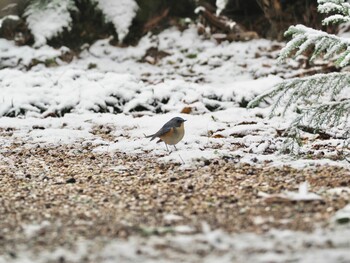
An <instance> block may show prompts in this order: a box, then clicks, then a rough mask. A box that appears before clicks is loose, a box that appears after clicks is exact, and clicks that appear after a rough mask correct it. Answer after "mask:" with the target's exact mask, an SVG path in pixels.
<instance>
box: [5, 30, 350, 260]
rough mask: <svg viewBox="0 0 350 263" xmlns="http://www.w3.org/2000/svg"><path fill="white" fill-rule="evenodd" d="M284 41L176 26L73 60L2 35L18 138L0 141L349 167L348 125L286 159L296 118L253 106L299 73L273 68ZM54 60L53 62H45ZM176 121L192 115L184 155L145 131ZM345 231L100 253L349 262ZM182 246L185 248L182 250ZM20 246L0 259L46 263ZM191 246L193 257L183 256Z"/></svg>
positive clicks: (101, 254) (8, 103) (10, 116)
mask: <svg viewBox="0 0 350 263" xmlns="http://www.w3.org/2000/svg"><path fill="white" fill-rule="evenodd" d="M280 45H281V44H280V43H274V42H270V41H267V40H253V41H250V42H246V43H227V42H223V43H221V44H217V43H215V41H213V40H204V39H201V37H199V36H198V35H197V33H196V29H195V28H193V27H190V28H189V29H187V30H185V31H184V32H180V31H178V30H177V29H175V28H171V29H168V30H166V31H164V32H163V33H161V34H160V35H158V36H150V35H148V36H145V37H144V38H143V39H142V40H141V41H140V43H139V45H138V46H136V47H127V48H118V47H114V46H111V45H109V43H108V40H100V41H98V42H96V43H95V44H93V45H92V46H89V47H88V46H87V47H86V49H85V51H83V52H82V53H81V54H80V55H79V58H75V59H74V60H73V61H72V62H71V63H66V62H64V61H62V60H61V56H62V55H63V54H65V53H66V52H67V50H66V49H65V48H62V49H60V50H54V49H52V48H50V47H48V46H43V47H41V48H39V49H33V48H30V47H16V46H14V44H13V43H12V42H9V41H6V40H3V39H1V40H0V58H1V62H0V63H1V67H2V68H4V67H7V68H6V69H2V70H1V71H0V101H1V103H0V116H2V117H1V118H0V128H1V129H2V131H3V132H5V133H11V134H12V136H7V137H0V145H8V144H11V143H13V142H15V141H17V140H20V141H24V142H25V145H24V146H23V147H34V146H36V145H38V144H40V145H45V144H48V145H65V144H75V143H81V144H91V145H93V146H94V149H93V151H94V152H96V153H99V152H111V153H113V152H114V151H119V152H125V153H127V154H130V155H140V154H141V155H144V156H148V157H150V158H154V159H155V160H157V161H159V162H179V163H184V167H186V166H191V165H197V164H198V163H202V162H203V161H205V160H206V159H209V160H212V159H220V158H224V157H225V158H229V159H230V160H232V162H236V163H250V164H253V165H270V166H282V165H291V166H294V167H300V168H302V167H305V166H316V165H318V166H319V165H336V166H344V167H346V168H349V167H350V165H349V162H348V161H347V160H346V159H343V158H339V154H340V153H342V154H344V155H346V154H348V152H346V151H348V149H346V148H343V146H344V145H343V143H344V142H343V140H342V139H341V138H339V137H340V135H341V134H342V131H341V130H338V129H334V130H331V131H329V132H330V134H333V135H334V136H333V137H332V138H330V139H322V138H318V137H317V136H316V135H311V134H307V133H305V134H303V137H302V138H303V140H304V142H305V143H306V144H305V146H304V147H303V148H302V151H303V153H304V157H305V158H302V159H295V158H293V157H291V156H288V155H280V154H278V150H279V149H281V147H282V146H283V137H281V136H280V135H281V132H283V131H284V130H285V129H286V128H287V127H288V123H289V122H290V116H292V114H293V113H290V115H287V116H286V117H285V118H282V117H274V118H273V119H270V120H269V119H266V118H264V117H265V116H267V115H268V113H269V109H268V108H256V109H246V108H245V105H246V103H247V101H249V100H250V99H252V98H253V97H254V96H256V95H257V94H259V93H261V92H263V91H266V90H268V89H270V88H271V87H272V86H273V85H274V84H276V83H278V82H279V81H281V76H284V77H286V76H289V75H293V74H294V73H296V72H297V70H295V71H293V72H292V69H291V68H292V67H294V66H296V65H292V64H291V65H289V66H281V65H277V64H276V56H277V54H278V48H275V49H272V48H271V47H273V46H274V47H279V46H280ZM150 48H153V51H154V52H153V53H152V52H150V51H149V50H150ZM147 50H148V52H147ZM34 59H35V61H36V63H33V60H34ZM52 61H54V64H55V65H56V66H54V67H46V66H45V64H46V65H47V64H48V63H49V62H50V63H49V64H50V65H52ZM29 68H30V70H26V69H29ZM175 116H181V117H182V118H184V119H186V120H187V122H186V123H185V128H186V134H185V137H184V139H183V141H181V142H180V143H179V144H178V145H177V148H178V151H172V152H171V153H167V151H166V149H165V146H164V145H163V144H156V143H155V142H154V141H152V142H150V141H149V139H146V138H145V137H144V135H145V134H146V135H148V134H152V133H154V132H156V131H157V130H158V129H159V128H160V127H161V126H162V125H163V124H164V123H165V122H166V121H168V120H169V119H170V118H172V117H175ZM96 131H100V132H96ZM101 134H108V135H109V136H102V135H101ZM338 135H339V136H338ZM2 153H3V151H2V150H1V149H0V156H1V154H2ZM349 237H350V233H349V228H345V229H339V228H336V229H335V230H324V231H323V230H322V231H321V230H317V231H315V232H314V233H311V234H305V233H295V232H290V231H287V232H279V231H277V232H273V233H268V234H264V235H260V236H259V235H256V234H240V235H233V236H232V235H229V234H227V233H224V232H222V231H220V230H208V229H207V228H205V227H204V230H203V233H200V234H195V235H184V234H176V235H175V236H172V235H169V236H166V237H152V238H150V239H147V241H146V239H139V238H137V237H135V238H131V239H129V240H128V241H120V240H115V241H112V242H111V243H110V244H108V245H106V246H104V247H103V249H102V250H100V251H98V252H96V251H95V252H96V253H95V254H94V257H96V262H116V261H118V260H124V261H123V262H165V261H162V260H161V258H163V254H162V253H174V251H180V252H179V253H177V255H172V254H168V255H167V257H168V258H169V260H168V261H169V262H179V261H180V260H182V261H181V262H218V261H217V259H218V258H219V257H220V258H221V257H222V261H220V262H232V261H234V262H287V261H293V262H311V260H313V261H315V260H316V261H317V262H349V261H350V252H349V251H350V248H349V247H350V245H349V244H350V238H349ZM329 242H330V243H331V244H333V245H334V246H335V247H336V249H332V246H330V245H329ZM186 244H191V246H187V245H186ZM310 244H311V245H310ZM78 246H81V249H82V251H81V252H77V254H75V253H73V252H72V254H69V253H68V254H66V253H67V252H65V251H63V250H62V251H58V252H57V253H56V252H55V253H53V254H52V255H53V257H56V256H57V258H59V256H60V255H61V254H62V253H63V254H65V255H66V256H67V260H68V261H69V262H79V261H80V260H81V258H83V257H84V256H85V255H87V254H89V253H90V252H89V241H82V242H81V243H78ZM155 246H158V247H159V246H163V247H164V248H165V250H161V251H159V250H154V247H155ZM308 246H309V247H308ZM144 250H146V252H143V251H144ZM187 250H188V251H187ZM207 250H212V251H213V254H212V255H211V254H210V253H209V254H207V255H206V257H205V260H203V261H202V259H201V255H202V254H201V253H202V252H201V251H207ZM137 251H141V252H137ZM181 251H185V252H186V253H183V254H184V256H183V257H182V254H181V253H182V252H181ZM281 251H282V252H283V253H282V252H281ZM93 252H94V251H93ZM21 253H22V252H19V253H18V257H17V259H15V260H12V261H10V259H8V258H7V257H2V256H0V262H46V260H47V258H48V257H49V256H48V255H46V254H45V255H44V254H39V255H31V254H30V255H29V256H28V254H27V253H25V252H23V254H21ZM45 253H46V252H45ZM47 253H49V252H47ZM143 253H146V255H144V254H143ZM188 253H190V254H193V258H187V256H186V255H187V254H188ZM167 257H164V258H167ZM57 258H51V259H52V260H57ZM156 259H159V260H158V261H157V260H156Z"/></svg>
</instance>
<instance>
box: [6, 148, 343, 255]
mask: <svg viewBox="0 0 350 263" xmlns="http://www.w3.org/2000/svg"><path fill="white" fill-rule="evenodd" d="M1 155H2V156H1V160H0V194H1V196H0V253H14V252H13V251H16V249H17V248H18V247H19V246H23V245H24V246H28V247H30V248H31V249H33V250H34V251H36V250H37V251H39V250H40V249H42V248H45V249H47V248H54V247H56V246H65V247H68V248H69V247H71V246H73V245H74V243H75V242H76V241H77V240H78V239H80V238H86V239H94V238H99V237H106V238H114V237H119V238H125V237H128V236H129V235H135V234H136V235H153V234H161V233H162V232H164V231H166V232H171V231H173V229H174V227H175V226H176V225H189V226H191V227H193V228H194V229H197V230H199V229H200V226H201V223H202V222H203V221H205V222H207V223H208V224H209V225H210V226H211V228H213V229H216V228H221V229H224V230H226V231H228V232H231V233H232V232H233V233H241V232H251V231H252V232H256V233H262V232H265V231H268V230H270V229H271V228H277V229H292V230H301V231H310V230H312V229H313V228H314V227H315V226H325V225H327V224H328V223H329V219H330V217H331V216H332V215H333V214H334V212H335V211H337V210H338V209H340V208H342V207H344V206H345V205H346V204H348V203H349V199H350V196H349V195H347V194H345V195H339V196H334V195H331V194H329V193H328V192H327V190H329V189H332V188H335V187H341V186H349V184H350V172H349V171H348V170H346V169H343V168H338V167H328V166H320V167H315V168H314V169H306V170H295V169H292V168H290V167H283V168H271V167H263V168H256V167H252V166H249V165H240V164H238V165H237V164H234V163H232V162H230V160H224V159H222V160H215V161H211V162H209V161H208V162H206V163H205V165H198V166H197V167H193V168H186V169H185V168H184V167H182V166H181V165H176V164H170V163H168V164H167V163H160V162H159V161H158V160H156V159H152V158H148V157H145V156H130V155H126V154H122V153H115V154H113V155H112V154H95V153H93V152H92V150H91V149H90V148H89V146H87V147H83V146H81V145H72V146H69V147H67V146H61V147H36V148H26V147H25V145H21V144H12V145H10V146H7V147H3V148H2V149H1ZM305 181H308V182H309V183H310V191H312V192H315V193H318V194H320V195H321V196H322V198H323V200H322V201H312V202H288V201H280V202H278V201H277V202H267V201H266V200H265V199H263V198H262V197H261V195H260V194H259V193H260V192H264V193H271V194H273V193H281V192H283V191H285V190H289V191H297V189H298V187H299V185H300V183H302V182H305ZM169 214H173V215H178V216H180V217H181V218H177V220H169ZM43 222H44V223H43ZM36 225H41V227H39V228H37V230H35V229H36V228H35V226H36ZM33 226H34V227H33ZM35 231H36V232H35ZM33 232H35V235H33Z"/></svg>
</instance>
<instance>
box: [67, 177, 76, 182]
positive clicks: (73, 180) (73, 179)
mask: <svg viewBox="0 0 350 263" xmlns="http://www.w3.org/2000/svg"><path fill="white" fill-rule="evenodd" d="M66 183H67V184H74V183H76V180H75V178H74V177H71V178H69V179H67V180H66Z"/></svg>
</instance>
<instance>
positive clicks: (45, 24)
mask: <svg viewBox="0 0 350 263" xmlns="http://www.w3.org/2000/svg"><path fill="white" fill-rule="evenodd" d="M75 8H76V7H75V5H74V2H73V0H51V1H46V0H32V1H31V2H30V4H29V5H28V7H27V9H26V11H25V13H24V16H25V17H26V20H27V23H28V27H29V29H30V30H31V32H32V34H33V35H34V40H35V45H36V46H42V45H44V44H45V43H46V40H47V39H50V38H52V37H55V36H57V34H59V33H61V32H62V31H63V29H64V28H67V29H70V27H71V24H72V18H71V16H70V13H69V12H70V11H72V10H74V9H75Z"/></svg>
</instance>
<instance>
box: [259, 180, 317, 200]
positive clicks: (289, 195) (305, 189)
mask: <svg viewBox="0 0 350 263" xmlns="http://www.w3.org/2000/svg"><path fill="white" fill-rule="evenodd" d="M259 195H260V196H261V197H263V198H264V200H265V201H267V202H269V201H270V202H273V201H274V200H276V201H280V200H290V201H315V200H322V197H321V196H320V195H318V194H315V193H311V192H309V183H308V182H303V183H301V184H300V186H299V191H298V192H290V191H286V192H284V193H281V194H265V193H259Z"/></svg>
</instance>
